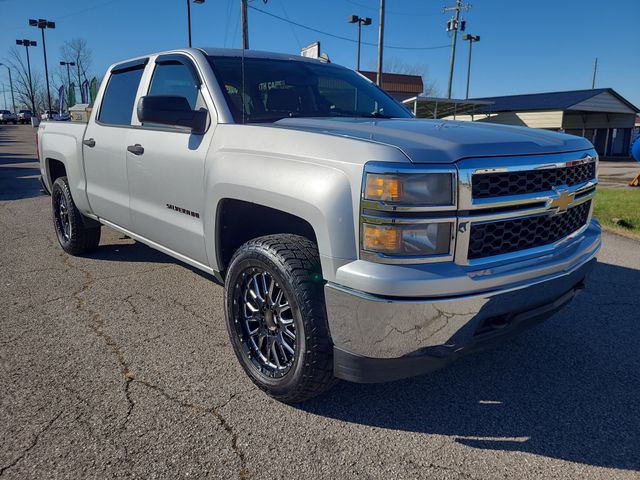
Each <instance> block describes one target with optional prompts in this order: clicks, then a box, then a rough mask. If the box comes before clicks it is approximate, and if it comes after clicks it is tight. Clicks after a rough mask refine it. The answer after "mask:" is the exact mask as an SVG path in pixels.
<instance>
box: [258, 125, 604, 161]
mask: <svg viewBox="0 0 640 480" xmlns="http://www.w3.org/2000/svg"><path fill="white" fill-rule="evenodd" d="M271 126H272V127H276V128H286V129H290V130H300V131H306V132H315V133H322V134H326V135H333V136H340V137H347V138H354V139H358V140H364V141H369V142H375V143H380V144H385V145H391V146H394V147H397V148H398V149H400V150H402V152H403V153H404V154H405V155H406V156H407V157H408V158H409V160H411V162H413V163H452V162H456V161H458V160H460V159H462V158H469V157H494V156H507V155H535V154H549V153H563V152H574V151H580V150H587V149H590V148H593V146H592V145H591V143H590V142H589V141H588V140H586V139H584V138H582V137H577V136H574V135H565V134H561V133H556V132H550V131H547V130H538V129H533V128H527V127H512V126H507V125H497V124H490V123H482V122H459V121H451V120H423V119H416V118H407V119H399V118H392V119H369V118H286V119H282V120H280V121H278V122H275V123H273V124H271Z"/></svg>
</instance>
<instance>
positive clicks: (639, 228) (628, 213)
mask: <svg viewBox="0 0 640 480" xmlns="http://www.w3.org/2000/svg"><path fill="white" fill-rule="evenodd" d="M594 216H595V217H596V218H597V219H598V221H599V222H600V223H602V225H604V226H606V227H609V228H611V229H613V230H616V231H618V232H621V233H631V234H634V235H635V234H637V235H640V189H637V190H629V189H624V188H598V193H597V195H596V205H595V211H594Z"/></svg>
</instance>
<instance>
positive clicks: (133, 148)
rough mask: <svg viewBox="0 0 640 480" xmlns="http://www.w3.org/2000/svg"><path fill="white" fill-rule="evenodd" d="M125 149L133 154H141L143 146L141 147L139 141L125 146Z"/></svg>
mask: <svg viewBox="0 0 640 480" xmlns="http://www.w3.org/2000/svg"><path fill="white" fill-rule="evenodd" d="M127 150H128V151H130V152H131V153H133V154H134V155H142V154H143V153H144V148H142V145H140V144H139V143H136V144H135V145H129V146H128V147H127Z"/></svg>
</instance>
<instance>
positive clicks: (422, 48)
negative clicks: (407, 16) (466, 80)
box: [249, 5, 449, 50]
mask: <svg viewBox="0 0 640 480" xmlns="http://www.w3.org/2000/svg"><path fill="white" fill-rule="evenodd" d="M249 8H250V9H251V10H255V11H256V12H260V13H262V14H264V15H267V16H269V17H273V18H276V19H278V20H280V21H282V22H287V23H290V24H292V25H295V26H296V27H300V28H304V29H305V30H310V31H312V32H315V33H320V34H321V35H326V36H327V37H333V38H337V39H338V40H344V41H346V42H351V43H358V41H357V40H354V39H353V38H349V37H343V36H341V35H336V34H334V33H329V32H325V31H323V30H318V29H317V28H313V27H309V26H308V25H303V24H302V23H298V22H294V21H292V20H287V19H286V18H284V17H280V16H278V15H275V14H273V13H271V12H267V11H265V10H261V9H259V8H256V7H254V6H252V5H249ZM362 44H363V45H369V46H372V47H376V46H377V45H378V44H377V43H371V42H362ZM384 47H385V48H392V49H395V50H437V49H440V48H449V45H438V46H434V47H400V46H396V45H385V46H384Z"/></svg>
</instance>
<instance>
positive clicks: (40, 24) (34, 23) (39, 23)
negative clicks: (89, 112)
mask: <svg viewBox="0 0 640 480" xmlns="http://www.w3.org/2000/svg"><path fill="white" fill-rule="evenodd" d="M29 26H30V27H37V28H39V29H40V30H41V31H42V51H43V52H44V77H45V80H46V81H47V100H48V102H49V112H51V111H52V110H51V92H50V91H49V67H48V66H47V44H46V42H45V40H44V29H45V28H56V24H55V22H50V21H48V20H45V19H44V18H39V19H38V20H34V19H30V20H29ZM49 114H51V113H49Z"/></svg>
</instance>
